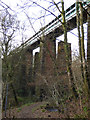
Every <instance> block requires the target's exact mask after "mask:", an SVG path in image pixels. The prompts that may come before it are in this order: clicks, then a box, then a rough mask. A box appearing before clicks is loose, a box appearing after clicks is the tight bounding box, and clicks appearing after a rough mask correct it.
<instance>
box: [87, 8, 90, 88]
mask: <svg viewBox="0 0 90 120" xmlns="http://www.w3.org/2000/svg"><path fill="white" fill-rule="evenodd" d="M88 13H89V14H90V7H88ZM87 23H88V24H87V64H88V66H87V67H88V68H87V70H88V85H89V90H90V15H87Z"/></svg>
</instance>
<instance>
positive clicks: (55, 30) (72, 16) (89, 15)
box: [19, 2, 90, 87]
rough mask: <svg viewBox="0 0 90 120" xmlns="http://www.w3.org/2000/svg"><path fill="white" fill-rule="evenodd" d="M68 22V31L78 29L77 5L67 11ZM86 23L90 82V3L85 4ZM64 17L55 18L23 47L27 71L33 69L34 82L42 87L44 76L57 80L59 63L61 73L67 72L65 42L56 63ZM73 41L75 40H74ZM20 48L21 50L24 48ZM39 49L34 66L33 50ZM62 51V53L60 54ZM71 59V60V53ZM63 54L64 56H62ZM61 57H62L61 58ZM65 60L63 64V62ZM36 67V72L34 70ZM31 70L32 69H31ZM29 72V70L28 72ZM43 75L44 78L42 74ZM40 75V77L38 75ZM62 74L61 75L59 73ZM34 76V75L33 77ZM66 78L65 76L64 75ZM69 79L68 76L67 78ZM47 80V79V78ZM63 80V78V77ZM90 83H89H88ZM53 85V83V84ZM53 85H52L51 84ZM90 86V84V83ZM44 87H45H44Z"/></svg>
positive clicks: (60, 47) (89, 77) (62, 43)
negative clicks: (57, 40) (58, 39)
mask: <svg viewBox="0 0 90 120" xmlns="http://www.w3.org/2000/svg"><path fill="white" fill-rule="evenodd" d="M65 13H66V14H65V15H66V22H67V31H68V32H69V31H70V30H73V29H74V28H76V27H77V25H76V5H75V3H74V4H73V5H72V6H70V7H69V8H68V9H67V10H66V11H65ZM83 16H84V21H83V22H84V23H87V33H88V34H87V64H88V80H90V74H89V73H90V2H88V3H85V4H84V10H83ZM61 19H62V17H61V15H59V16H58V19H57V18H55V19H54V20H52V21H51V22H50V23H49V24H47V25H46V26H45V27H44V28H41V29H40V30H39V31H38V32H37V33H36V34H35V35H33V36H32V37H31V38H30V39H28V40H27V41H26V42H25V43H24V44H23V45H22V46H23V47H24V48H25V49H26V57H27V62H26V63H27V69H28V68H31V73H30V74H33V78H34V80H35V79H36V81H37V82H36V84H38V85H40V84H42V82H41V81H40V78H41V79H42V78H43V76H49V77H50V76H52V77H51V78H50V79H52V78H54V79H55V77H54V76H55V64H56V63H58V64H59V65H57V68H58V69H59V70H60V68H63V70H62V69H61V73H62V72H63V71H64V74H65V71H66V61H65V60H64V59H65V56H64V54H65V52H64V50H63V46H64V42H60V43H59V46H58V58H60V57H61V58H60V59H61V61H60V59H59V61H60V62H56V61H57V60H56V38H57V37H59V36H61V35H62V34H63V28H62V24H61V23H60V22H59V20H61ZM72 40H73V39H72ZM68 45H69V51H71V50H70V49H71V45H70V44H68ZM22 46H20V47H19V49H20V48H21V47H22ZM37 47H40V52H39V53H36V54H35V59H34V65H33V50H34V49H36V48H37ZM60 51H62V53H61V52H60ZM69 53H70V54H69V55H70V59H71V52H69ZM62 54H63V56H62ZM60 55H61V56H60ZM62 59H63V62H62ZM61 63H62V64H63V65H64V67H61V66H60V64H61ZM33 66H34V72H32V68H33ZM29 70H30V69H29ZM27 71H28V70H27ZM39 73H41V74H42V77H41V76H40V74H39ZM37 74H38V75H37ZM59 74H60V73H59ZM31 76H32V75H31ZM64 76H65V75H64ZM66 77H67V76H66ZM46 78H47V77H46ZM62 78H63V76H62ZM88 82H89V81H88ZM52 83H53V82H52ZM50 84H51V83H50ZM89 85H90V83H89ZM43 87H44V86H43Z"/></svg>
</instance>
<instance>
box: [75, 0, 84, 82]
mask: <svg viewBox="0 0 90 120" xmlns="http://www.w3.org/2000/svg"><path fill="white" fill-rule="evenodd" d="M76 15H77V30H78V39H79V55H80V61H81V75H82V80H83V82H84V74H83V61H82V53H81V35H80V14H79V2H78V0H77V2H76Z"/></svg>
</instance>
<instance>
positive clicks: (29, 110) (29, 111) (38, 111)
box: [3, 102, 84, 118]
mask: <svg viewBox="0 0 90 120" xmlns="http://www.w3.org/2000/svg"><path fill="white" fill-rule="evenodd" d="M46 104H47V103H46V102H36V103H32V104H26V105H23V106H21V107H17V108H14V109H10V110H7V117H8V118H13V117H14V118H68V117H70V118H80V117H83V116H84V115H83V114H82V112H81V111H80V109H79V107H78V105H75V104H74V103H73V102H72V103H71V104H69V105H70V107H69V109H66V111H65V112H63V113H61V112H58V111H56V112H55V111H53V112H50V111H48V110H46V109H45V105H46ZM67 114H69V116H67ZM79 115H80V116H79ZM3 118H4V112H3Z"/></svg>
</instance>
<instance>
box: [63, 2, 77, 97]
mask: <svg viewBox="0 0 90 120" xmlns="http://www.w3.org/2000/svg"><path fill="white" fill-rule="evenodd" d="M61 3H62V13H61V15H62V26H63V31H64V42H65V53H66V62H67V72H68V77H69V85H70V89H71V91H72V94H73V96H74V97H77V96H78V95H77V92H76V89H75V84H74V79H73V74H72V69H71V61H70V59H69V53H68V44H67V26H66V20H65V11H64V2H63V0H61Z"/></svg>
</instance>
